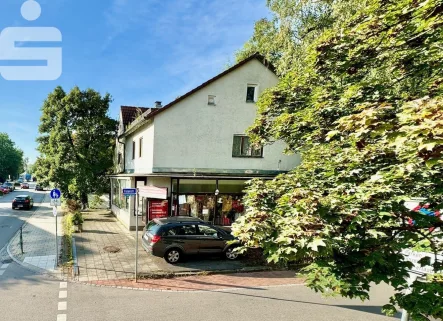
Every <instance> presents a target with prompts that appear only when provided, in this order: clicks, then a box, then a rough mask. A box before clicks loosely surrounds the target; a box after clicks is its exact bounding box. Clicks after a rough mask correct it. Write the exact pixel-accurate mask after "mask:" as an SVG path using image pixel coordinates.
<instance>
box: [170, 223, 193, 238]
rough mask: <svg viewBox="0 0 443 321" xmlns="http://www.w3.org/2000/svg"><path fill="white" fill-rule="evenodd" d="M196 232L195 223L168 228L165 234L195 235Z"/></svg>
mask: <svg viewBox="0 0 443 321" xmlns="http://www.w3.org/2000/svg"><path fill="white" fill-rule="evenodd" d="M196 234H197V229H196V228H195V225H182V226H175V227H172V228H170V229H169V230H168V231H167V232H166V233H165V236H175V235H196Z"/></svg>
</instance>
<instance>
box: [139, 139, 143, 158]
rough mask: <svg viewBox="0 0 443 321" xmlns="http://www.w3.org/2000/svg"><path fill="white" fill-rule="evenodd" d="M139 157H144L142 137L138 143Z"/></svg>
mask: <svg viewBox="0 0 443 321" xmlns="http://www.w3.org/2000/svg"><path fill="white" fill-rule="evenodd" d="M138 145H139V146H138V157H142V155H143V137H140V139H139V141H138Z"/></svg>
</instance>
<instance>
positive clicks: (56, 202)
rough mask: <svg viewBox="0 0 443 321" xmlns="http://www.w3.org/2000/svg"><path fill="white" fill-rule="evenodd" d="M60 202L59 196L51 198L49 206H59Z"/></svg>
mask: <svg viewBox="0 0 443 321" xmlns="http://www.w3.org/2000/svg"><path fill="white" fill-rule="evenodd" d="M61 205H62V202H61V199H59V198H51V206H61Z"/></svg>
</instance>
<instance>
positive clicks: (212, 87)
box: [112, 59, 300, 228]
mask: <svg viewBox="0 0 443 321" xmlns="http://www.w3.org/2000/svg"><path fill="white" fill-rule="evenodd" d="M277 83H278V78H277V76H276V75H275V74H274V73H273V72H272V71H271V70H270V69H268V68H267V67H266V66H265V65H264V64H263V63H262V62H260V61H259V60H258V59H252V60H249V61H247V62H246V63H243V64H239V66H235V67H233V68H232V69H231V70H230V71H229V72H226V73H225V74H223V75H221V76H217V77H216V78H215V79H212V80H210V81H208V83H206V84H205V85H202V86H201V88H199V89H198V90H197V89H196V90H194V91H193V92H191V93H188V94H186V95H185V97H184V98H181V99H180V98H179V99H177V100H176V101H175V102H173V103H171V104H169V105H167V106H165V107H164V108H165V109H164V110H161V111H158V112H154V113H153V115H147V117H145V118H144V120H143V122H142V125H141V126H140V128H137V129H133V130H128V129H127V130H126V134H124V135H121V136H120V138H119V140H120V142H124V145H123V144H118V147H117V150H119V149H120V152H123V151H122V146H124V149H125V151H124V157H123V158H124V160H122V161H124V162H125V163H124V166H122V165H123V164H120V165H118V166H116V168H118V169H119V173H117V174H118V175H116V176H115V177H114V178H113V180H119V181H118V182H121V183H122V184H123V185H122V186H125V187H137V183H136V181H137V180H139V181H140V180H143V183H141V184H143V185H148V186H156V187H166V188H168V197H169V198H170V201H171V202H172V196H171V191H170V189H171V186H172V185H171V178H173V177H175V174H177V175H183V174H192V173H193V174H194V176H196V174H197V176H199V177H204V176H205V175H207V177H210V176H211V175H223V176H224V177H230V176H231V175H232V176H233V177H234V176H242V177H243V178H244V177H245V176H246V177H253V176H260V175H261V176H267V177H272V176H275V175H276V174H278V173H279V172H285V171H289V170H291V169H292V168H294V167H295V166H297V165H298V164H299V163H300V158H299V156H298V155H284V154H283V151H284V148H285V144H284V143H283V142H276V143H274V144H272V145H268V146H264V148H263V153H262V155H261V157H260V156H259V155H256V157H248V156H245V155H243V156H242V157H238V156H239V155H233V143H234V135H245V133H246V130H247V129H248V128H249V127H250V126H251V125H252V124H253V123H254V120H255V117H256V113H257V106H256V104H255V102H254V101H253V102H247V101H246V100H247V99H246V98H247V88H248V86H250V87H252V86H253V87H254V88H255V92H254V100H255V101H256V100H257V99H258V96H259V95H260V94H261V93H262V92H263V91H264V90H265V89H266V88H270V87H273V86H275V85H276V84H277ZM208 102H210V103H208ZM213 102H215V104H212V103H213ZM128 128H130V126H129V127H128ZM133 143H135V150H134V151H133V146H134V145H133ZM140 144H141V146H142V151H141V154H140ZM116 154H117V153H116ZM162 175H163V176H164V177H158V176H162ZM154 176H157V177H154ZM211 177H213V176H211ZM120 179H122V180H121V181H120ZM115 182H117V181H115ZM243 182H244V180H243ZM119 184H120V183H119ZM139 184H140V183H139ZM119 186H120V185H119ZM119 188H120V187H119ZM116 191H117V189H115V188H113V193H114V194H115V193H116ZM117 193H118V191H117ZM112 198H113V200H115V199H116V198H115V195H113V197H112ZM121 200H122V197H121V195H120V201H121ZM117 202H118V201H117ZM123 203H124V202H123ZM134 204H135V202H134V200H132V201H131V202H130V204H126V205H124V204H123V205H122V204H118V205H119V206H116V205H115V204H114V203H113V205H112V210H113V212H114V213H115V215H116V216H117V217H118V218H119V219H120V221H121V222H122V223H123V224H124V225H125V226H127V227H128V228H132V227H133V226H135V216H134V215H133V213H134ZM130 213H131V214H130Z"/></svg>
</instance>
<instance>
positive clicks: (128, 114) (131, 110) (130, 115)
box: [121, 106, 149, 127]
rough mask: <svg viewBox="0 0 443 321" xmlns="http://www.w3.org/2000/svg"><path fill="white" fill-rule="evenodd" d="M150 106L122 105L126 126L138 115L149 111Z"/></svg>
mask: <svg viewBox="0 0 443 321" xmlns="http://www.w3.org/2000/svg"><path fill="white" fill-rule="evenodd" d="M148 109H149V107H135V106H121V115H122V119H121V120H122V121H123V125H124V126H125V127H126V126H128V125H129V124H130V123H132V122H133V121H134V120H135V119H136V118H137V117H138V116H140V115H141V114H142V113H144V112H145V111H147V110H148Z"/></svg>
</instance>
